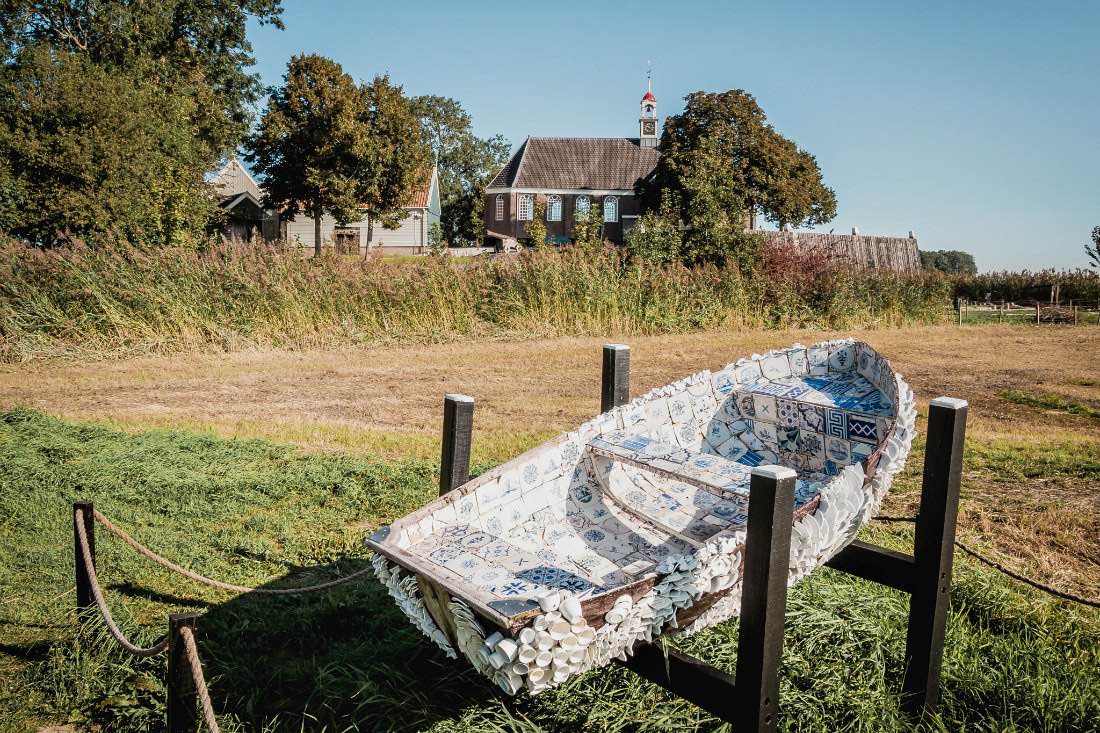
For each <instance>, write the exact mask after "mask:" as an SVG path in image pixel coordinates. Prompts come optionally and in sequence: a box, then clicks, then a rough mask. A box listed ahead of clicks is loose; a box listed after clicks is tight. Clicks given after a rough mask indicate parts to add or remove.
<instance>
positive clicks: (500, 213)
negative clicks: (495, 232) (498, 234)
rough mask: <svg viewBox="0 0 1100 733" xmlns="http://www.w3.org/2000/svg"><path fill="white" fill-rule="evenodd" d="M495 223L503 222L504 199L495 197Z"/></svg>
mask: <svg viewBox="0 0 1100 733" xmlns="http://www.w3.org/2000/svg"><path fill="white" fill-rule="evenodd" d="M497 221H504V197H503V196H497Z"/></svg>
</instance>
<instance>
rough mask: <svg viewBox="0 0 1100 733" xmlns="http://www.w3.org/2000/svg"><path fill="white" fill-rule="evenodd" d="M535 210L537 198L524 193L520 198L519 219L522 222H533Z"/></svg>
mask: <svg viewBox="0 0 1100 733" xmlns="http://www.w3.org/2000/svg"><path fill="white" fill-rule="evenodd" d="M534 210H535V197H534V196H532V195H531V194H529V193H522V194H520V196H519V211H518V215H517V217H516V218H517V219H519V220H520V221H531V216H532V213H533V212H534Z"/></svg>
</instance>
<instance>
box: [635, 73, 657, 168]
mask: <svg viewBox="0 0 1100 733" xmlns="http://www.w3.org/2000/svg"><path fill="white" fill-rule="evenodd" d="M645 86H646V92H645V96H643V97H642V104H641V106H642V116H641V117H640V118H639V119H638V143H639V144H640V145H641V146H642V147H643V148H655V147H657V97H656V96H654V94H653V67H652V65H651V66H650V68H649V71H648V72H647V73H646V85H645Z"/></svg>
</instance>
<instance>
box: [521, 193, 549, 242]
mask: <svg viewBox="0 0 1100 733" xmlns="http://www.w3.org/2000/svg"><path fill="white" fill-rule="evenodd" d="M524 229H526V231H527V236H528V237H529V238H530V239H531V244H532V246H534V247H536V248H537V247H545V246H546V204H544V203H542V202H541V201H539V200H537V199H536V200H535V206H534V211H532V213H531V221H529V222H527V225H526V226H525V227H524Z"/></svg>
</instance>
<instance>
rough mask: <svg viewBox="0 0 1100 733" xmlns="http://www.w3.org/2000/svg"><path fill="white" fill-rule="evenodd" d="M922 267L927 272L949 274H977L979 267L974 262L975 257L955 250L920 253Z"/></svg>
mask: <svg viewBox="0 0 1100 733" xmlns="http://www.w3.org/2000/svg"><path fill="white" fill-rule="evenodd" d="M920 263H921V266H922V267H923V268H924V269H926V270H939V271H940V272H946V273H948V274H952V275H954V274H963V273H970V274H973V273H976V272H977V271H978V265H977V263H976V262H975V261H974V255H972V254H970V253H968V252H962V251H960V250H955V249H944V250H929V251H924V250H922V251H921V253H920Z"/></svg>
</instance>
